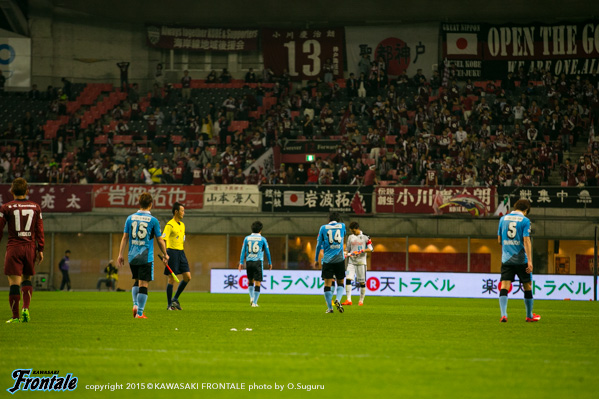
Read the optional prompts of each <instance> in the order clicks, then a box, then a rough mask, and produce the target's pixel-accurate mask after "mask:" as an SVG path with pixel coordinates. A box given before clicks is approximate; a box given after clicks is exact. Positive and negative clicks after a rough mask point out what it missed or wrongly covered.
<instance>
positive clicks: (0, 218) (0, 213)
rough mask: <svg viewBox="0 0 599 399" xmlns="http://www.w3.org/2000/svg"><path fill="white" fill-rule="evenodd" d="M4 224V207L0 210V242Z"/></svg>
mask: <svg viewBox="0 0 599 399" xmlns="http://www.w3.org/2000/svg"><path fill="white" fill-rule="evenodd" d="M5 224H6V219H5V218H4V207H2V209H0V241H2V236H3V235H4V225H5Z"/></svg>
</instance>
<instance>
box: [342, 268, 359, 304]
mask: <svg viewBox="0 0 599 399" xmlns="http://www.w3.org/2000/svg"><path fill="white" fill-rule="evenodd" d="M355 277H356V268H355V266H354V265H353V264H352V263H351V262H349V263H348V265H347V275H346V276H345V296H346V297H347V300H346V301H345V302H343V306H350V305H351V304H352V301H351V288H352V281H353V280H354V278H355Z"/></svg>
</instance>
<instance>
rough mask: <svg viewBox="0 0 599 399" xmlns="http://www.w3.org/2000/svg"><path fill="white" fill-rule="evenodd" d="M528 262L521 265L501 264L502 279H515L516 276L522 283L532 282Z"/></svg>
mask: <svg viewBox="0 0 599 399" xmlns="http://www.w3.org/2000/svg"><path fill="white" fill-rule="evenodd" d="M527 267H528V265H527V264H521V265H506V264H505V263H502V264H501V281H512V282H513V281H515V280H516V278H515V277H516V276H518V279H519V280H520V282H521V283H530V282H531V281H532V275H531V273H527V272H526V268H527Z"/></svg>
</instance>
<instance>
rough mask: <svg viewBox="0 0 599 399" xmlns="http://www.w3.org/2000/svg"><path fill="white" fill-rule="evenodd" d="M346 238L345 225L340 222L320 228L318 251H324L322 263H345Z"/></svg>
mask: <svg viewBox="0 0 599 399" xmlns="http://www.w3.org/2000/svg"><path fill="white" fill-rule="evenodd" d="M344 238H345V224H343V223H340V222H330V223H328V224H325V225H323V226H321V227H320V231H319V233H318V244H317V247H316V251H317V254H316V255H317V256H318V251H319V250H320V249H322V250H323V251H324V255H323V258H322V261H323V262H325V263H336V262H343V261H344V260H345V256H344V255H343V240H344Z"/></svg>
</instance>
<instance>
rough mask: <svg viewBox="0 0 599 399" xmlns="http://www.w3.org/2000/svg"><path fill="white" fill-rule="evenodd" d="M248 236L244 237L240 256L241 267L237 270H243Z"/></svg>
mask: <svg viewBox="0 0 599 399" xmlns="http://www.w3.org/2000/svg"><path fill="white" fill-rule="evenodd" d="M247 241H248V239H247V237H246V238H244V239H243V245H242V246H241V255H240V256H239V267H237V270H239V271H241V269H243V262H245V256H246V252H245V251H246V249H247Z"/></svg>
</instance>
